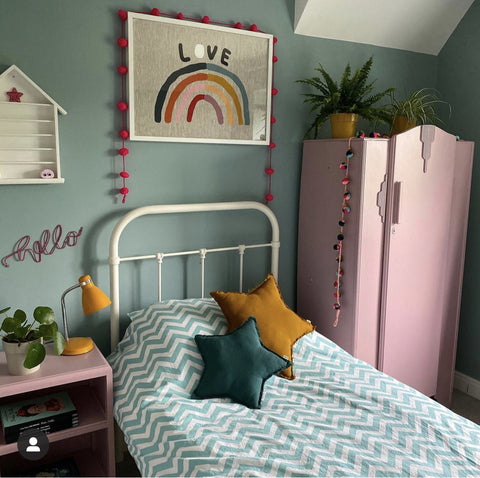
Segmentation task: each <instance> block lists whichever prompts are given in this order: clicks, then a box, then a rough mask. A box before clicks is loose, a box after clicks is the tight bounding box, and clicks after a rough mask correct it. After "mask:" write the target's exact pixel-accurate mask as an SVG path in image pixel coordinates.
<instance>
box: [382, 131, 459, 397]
mask: <svg viewBox="0 0 480 478" xmlns="http://www.w3.org/2000/svg"><path fill="white" fill-rule="evenodd" d="M455 143H456V139H455V137H454V136H452V135H450V134H447V133H445V132H444V131H442V130H440V129H438V128H435V127H433V126H420V127H417V128H414V129H412V130H410V131H408V132H406V133H403V134H400V135H396V136H393V137H392V139H391V142H390V155H389V172H388V193H387V223H386V228H385V257H384V269H383V298H382V311H381V313H382V314H381V329H380V344H379V345H380V348H379V369H380V370H382V371H384V372H385V373H387V374H388V375H391V376H393V377H395V378H396V379H398V380H400V381H402V382H404V383H406V384H407V385H410V386H412V387H413V388H415V389H417V390H419V391H421V392H422V393H424V394H426V395H427V396H433V395H435V393H436V388H437V375H438V363H439V353H440V334H441V328H442V317H443V314H444V304H445V298H444V294H445V290H444V286H445V284H444V277H445V273H446V267H447V258H448V239H449V227H450V223H451V221H450V218H451V208H452V191H453V184H454V166H455Z"/></svg>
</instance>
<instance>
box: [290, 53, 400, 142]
mask: <svg viewBox="0 0 480 478" xmlns="http://www.w3.org/2000/svg"><path fill="white" fill-rule="evenodd" d="M372 63H373V57H370V58H369V59H368V60H367V61H366V62H365V64H364V65H362V67H361V68H359V69H357V70H356V71H355V72H354V73H353V75H352V69H351V67H350V64H347V66H346V67H345V70H344V72H343V75H342V78H341V80H340V83H338V82H337V81H335V80H333V79H332V77H331V76H330V75H329V74H328V73H327V71H326V70H325V69H324V68H323V66H322V65H319V68H315V70H316V71H318V72H319V73H320V75H321V77H313V78H307V79H304V80H297V83H304V84H306V85H309V86H312V87H313V88H315V89H316V90H317V92H316V93H305V94H304V96H305V103H310V104H311V105H312V108H311V111H312V112H316V116H315V119H314V121H313V123H312V124H311V126H310V128H309V129H308V130H307V133H306V135H305V136H308V135H309V134H310V132H311V131H313V136H314V138H317V136H318V130H319V128H320V127H321V126H322V125H323V124H324V123H325V122H326V121H327V120H328V119H329V118H330V123H331V126H332V137H333V138H348V137H351V136H354V135H355V131H356V125H357V121H358V118H359V116H360V117H362V118H364V119H366V120H369V121H372V122H382V123H386V124H389V123H390V116H389V112H388V110H387V108H386V107H385V106H374V105H376V103H377V102H378V101H380V100H381V99H382V98H383V97H385V96H387V95H389V94H391V93H393V91H394V88H388V89H386V90H385V91H382V92H379V93H373V84H374V81H372V82H369V80H368V76H369V74H370V70H371V68H372ZM337 120H340V122H341V124H342V123H343V124H345V123H350V124H349V127H348V128H346V129H342V128H340V129H339V128H337V126H336V124H337Z"/></svg>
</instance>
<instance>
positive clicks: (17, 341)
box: [0, 306, 65, 375]
mask: <svg viewBox="0 0 480 478" xmlns="http://www.w3.org/2000/svg"><path fill="white" fill-rule="evenodd" d="M9 310H10V307H7V308H5V309H2V310H0V314H6V313H7V312H8V311H9ZM0 330H1V331H2V332H4V334H5V335H4V336H3V337H2V345H3V350H4V352H5V355H6V358H7V367H8V371H9V372H10V373H11V374H12V375H26V374H29V373H33V372H36V371H37V370H38V369H39V368H40V364H41V363H42V362H43V360H44V359H45V355H46V351H45V346H44V345H43V340H53V343H54V352H55V353H56V354H57V355H60V354H61V353H62V352H63V349H64V347H65V339H64V337H63V335H62V334H61V333H60V332H59V331H58V325H57V323H56V322H55V314H54V312H53V310H52V309H51V308H50V307H45V306H40V307H37V308H35V310H34V311H33V320H32V319H30V320H29V319H27V314H26V313H25V312H24V311H23V310H20V309H17V310H16V311H15V313H14V314H13V316H7V317H5V318H4V319H3V322H2V326H1V328H0Z"/></svg>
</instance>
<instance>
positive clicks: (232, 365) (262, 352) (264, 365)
mask: <svg viewBox="0 0 480 478" xmlns="http://www.w3.org/2000/svg"><path fill="white" fill-rule="evenodd" d="M195 342H196V343H197V346H198V349H199V351H200V354H201V356H202V358H203V361H204V362H205V368H204V370H203V374H202V376H201V378H200V382H199V384H198V386H197V388H196V389H195V391H194V392H193V397H194V398H223V397H229V398H231V399H232V400H233V401H234V402H237V403H240V404H242V405H245V406H246V407H248V408H260V404H261V401H262V395H263V385H264V384H265V381H266V380H268V379H269V378H270V377H271V376H272V375H273V374H275V373H278V372H280V371H281V370H284V369H286V368H287V367H290V366H291V363H290V362H289V361H288V360H287V359H284V358H283V357H280V355H278V354H276V353H275V352H272V351H271V350H270V349H267V347H265V345H263V343H262V341H261V340H260V334H259V333H258V328H257V322H256V320H255V317H253V316H252V317H250V318H249V319H248V320H247V321H245V322H244V323H243V324H242V325H241V326H240V327H239V328H237V329H235V330H234V331H233V332H230V333H229V334H226V335H196V336H195Z"/></svg>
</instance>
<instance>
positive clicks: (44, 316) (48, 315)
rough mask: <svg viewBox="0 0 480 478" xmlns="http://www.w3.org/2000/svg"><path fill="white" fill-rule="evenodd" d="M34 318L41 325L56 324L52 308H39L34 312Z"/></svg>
mask: <svg viewBox="0 0 480 478" xmlns="http://www.w3.org/2000/svg"><path fill="white" fill-rule="evenodd" d="M33 318H34V319H35V320H36V321H37V322H39V323H40V324H51V323H54V322H55V314H54V312H53V310H52V309H51V308H50V307H45V306H39V307H37V308H36V309H35V310H34V311H33Z"/></svg>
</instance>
